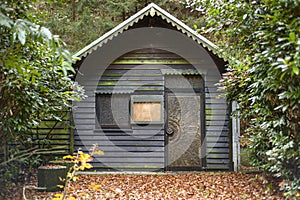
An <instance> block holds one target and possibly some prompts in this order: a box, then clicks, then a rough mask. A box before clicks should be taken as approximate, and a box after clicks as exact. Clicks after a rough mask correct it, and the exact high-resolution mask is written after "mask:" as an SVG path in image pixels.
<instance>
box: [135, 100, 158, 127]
mask: <svg viewBox="0 0 300 200" xmlns="http://www.w3.org/2000/svg"><path fill="white" fill-rule="evenodd" d="M133 121H135V122H160V121H161V103H160V102H134V103H133Z"/></svg>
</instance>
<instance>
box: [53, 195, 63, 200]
mask: <svg viewBox="0 0 300 200" xmlns="http://www.w3.org/2000/svg"><path fill="white" fill-rule="evenodd" d="M54 196H55V197H54V198H52V200H62V197H63V194H55V195H54Z"/></svg>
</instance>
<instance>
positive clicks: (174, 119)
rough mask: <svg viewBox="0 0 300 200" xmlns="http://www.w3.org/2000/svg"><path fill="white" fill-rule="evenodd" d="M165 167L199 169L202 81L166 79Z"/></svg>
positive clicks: (171, 77) (197, 78) (200, 163)
mask: <svg viewBox="0 0 300 200" xmlns="http://www.w3.org/2000/svg"><path fill="white" fill-rule="evenodd" d="M165 88H166V93H165V103H166V113H167V119H166V126H165V133H166V165H167V169H169V170H173V169H174V170H176V169H178V170H185V169H193V170H197V169H201V168H202V162H201V160H202V153H201V136H202V135H201V134H203V133H202V131H201V130H202V129H203V127H202V126H203V125H202V122H203V120H201V117H202V116H201V115H203V114H201V113H203V109H204V106H203V105H202V104H203V102H202V99H203V98H202V96H201V95H203V79H202V77H201V76H200V75H194V76H174V75H170V76H166V78H165Z"/></svg>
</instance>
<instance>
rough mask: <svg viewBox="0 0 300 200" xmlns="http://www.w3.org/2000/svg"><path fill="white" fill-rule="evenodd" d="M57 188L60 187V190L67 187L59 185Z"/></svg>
mask: <svg viewBox="0 0 300 200" xmlns="http://www.w3.org/2000/svg"><path fill="white" fill-rule="evenodd" d="M57 187H59V188H64V187H65V186H63V185H57Z"/></svg>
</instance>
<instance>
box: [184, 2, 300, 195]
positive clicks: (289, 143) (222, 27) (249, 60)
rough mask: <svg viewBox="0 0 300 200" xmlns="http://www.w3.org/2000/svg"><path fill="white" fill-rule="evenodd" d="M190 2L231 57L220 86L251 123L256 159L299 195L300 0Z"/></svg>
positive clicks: (206, 30) (223, 52)
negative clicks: (236, 103)
mask: <svg viewBox="0 0 300 200" xmlns="http://www.w3.org/2000/svg"><path fill="white" fill-rule="evenodd" d="M188 2H189V5H190V6H192V7H193V8H196V9H197V10H198V11H199V12H202V14H203V15H204V17H206V18H207V26H206V27H203V28H202V29H201V30H200V31H202V33H203V34H206V35H207V36H209V37H210V38H211V39H212V40H214V42H215V43H216V44H217V45H218V46H219V47H220V54H221V55H222V56H223V57H224V58H226V59H228V61H229V68H228V73H227V74H226V76H225V77H224V79H223V82H222V84H221V85H222V86H223V87H224V89H225V91H226V97H227V98H228V99H229V100H235V101H237V102H238V104H239V106H240V113H241V116H240V117H241V118H243V119H245V120H247V122H248V129H247V134H249V136H250V149H251V160H252V163H253V164H254V165H255V166H259V167H261V168H263V169H265V170H267V171H270V172H273V173H275V174H276V175H277V176H279V177H282V178H283V179H284V180H286V181H285V182H284V184H282V186H283V187H282V188H283V189H285V190H286V191H287V193H286V195H293V196H296V195H299V190H300V185H299V180H300V172H299V171H300V146H299V143H300V72H299V71H300V66H299V63H300V39H299V37H300V1H294V0H262V1H239V0H230V1H226V0H225V1H223V0H221V1H219V0H212V1H206V0H200V1H197V3H196V1H194V2H191V1H188Z"/></svg>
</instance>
